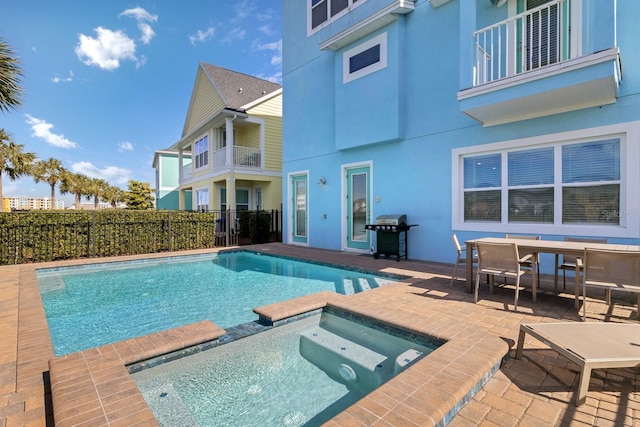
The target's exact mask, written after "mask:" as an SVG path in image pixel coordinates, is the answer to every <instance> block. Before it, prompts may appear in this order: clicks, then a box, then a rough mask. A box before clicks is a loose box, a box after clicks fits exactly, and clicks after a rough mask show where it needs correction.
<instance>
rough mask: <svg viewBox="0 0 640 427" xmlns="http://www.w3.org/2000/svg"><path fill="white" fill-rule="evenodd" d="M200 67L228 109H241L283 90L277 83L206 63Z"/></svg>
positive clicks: (202, 63)
mask: <svg viewBox="0 0 640 427" xmlns="http://www.w3.org/2000/svg"><path fill="white" fill-rule="evenodd" d="M200 66H201V67H202V70H203V71H204V72H205V73H206V74H207V76H208V77H209V79H210V80H211V82H212V83H213V85H214V86H215V88H216V89H217V91H218V92H219V93H220V95H221V96H222V98H223V99H224V101H225V104H226V106H227V107H228V108H234V109H240V108H242V107H243V106H244V105H246V104H249V103H251V102H253V101H255V100H256V99H259V98H262V97H263V96H265V95H267V94H269V93H271V92H275V91H276V90H278V89H280V88H281V86H280V85H279V84H277V83H273V82H270V81H268V80H264V79H260V78H258V77H253V76H249V75H247V74H242V73H238V72H237V71H232V70H228V69H226V68H222V67H217V66H215V65H211V64H207V63H206V62H201V63H200Z"/></svg>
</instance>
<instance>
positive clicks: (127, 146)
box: [118, 141, 133, 153]
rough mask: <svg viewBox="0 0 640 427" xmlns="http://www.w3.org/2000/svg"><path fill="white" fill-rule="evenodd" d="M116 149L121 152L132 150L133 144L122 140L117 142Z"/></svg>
mask: <svg viewBox="0 0 640 427" xmlns="http://www.w3.org/2000/svg"><path fill="white" fill-rule="evenodd" d="M118 151H119V152H121V153H122V152H124V151H133V144H132V143H130V142H127V141H122V142H121V143H119V144H118Z"/></svg>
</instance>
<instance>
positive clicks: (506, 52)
mask: <svg viewBox="0 0 640 427" xmlns="http://www.w3.org/2000/svg"><path fill="white" fill-rule="evenodd" d="M567 10H568V0H555V1H552V2H550V3H545V4H544V5H542V6H539V7H536V8H534V9H530V10H527V11H526V12H524V13H520V14H518V15H515V16H513V17H511V18H508V19H505V20H504V21H501V22H498V23H496V24H493V25H491V26H488V27H486V28H483V29H481V30H478V31H476V32H475V33H473V37H474V41H475V46H476V49H475V50H476V60H475V70H474V86H479V85H482V84H485V83H490V82H492V81H495V80H499V79H502V78H506V77H512V76H514V75H516V74H520V73H523V72H526V71H530V70H534V69H537V68H541V67H544V66H547V65H550V64H555V63H558V62H561V61H566V60H568V59H571V57H570V56H571V50H570V46H569V40H570V38H569V29H570V15H569V13H568V12H567Z"/></svg>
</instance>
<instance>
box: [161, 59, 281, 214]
mask: <svg viewBox="0 0 640 427" xmlns="http://www.w3.org/2000/svg"><path fill="white" fill-rule="evenodd" d="M169 150H174V151H177V152H178V165H179V208H180V209H181V210H184V209H186V210H199V211H218V210H220V211H225V210H230V211H243V210H255V209H266V210H271V209H278V210H280V209H281V205H282V86H280V85H279V84H276V83H273V82H270V81H267V80H263V79H259V78H257V77H252V76H249V75H246V74H242V73H238V72H235V71H231V70H228V69H225V68H221V67H217V66H214V65H210V64H206V63H204V62H201V63H200V64H199V66H198V72H197V75H196V81H195V84H194V87H193V92H192V94H191V100H190V102H189V108H188V111H187V117H186V120H185V124H184V129H183V131H182V137H181V138H180V140H179V141H177V142H176V143H174V144H173V145H172V146H171V147H170V148H169ZM188 191H191V194H192V201H191V206H185V199H188V198H185V193H187V192H188Z"/></svg>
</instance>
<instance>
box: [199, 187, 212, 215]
mask: <svg viewBox="0 0 640 427" xmlns="http://www.w3.org/2000/svg"><path fill="white" fill-rule="evenodd" d="M196 211H198V212H209V189H208V188H199V189H197V190H196Z"/></svg>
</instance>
